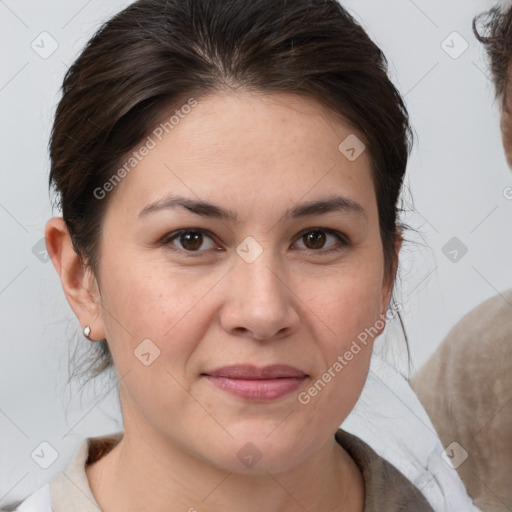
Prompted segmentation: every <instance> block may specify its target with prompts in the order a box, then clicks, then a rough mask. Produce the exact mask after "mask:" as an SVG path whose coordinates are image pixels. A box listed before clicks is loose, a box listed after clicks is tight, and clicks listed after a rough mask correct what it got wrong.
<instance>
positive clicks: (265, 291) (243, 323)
mask: <svg viewBox="0 0 512 512" xmlns="http://www.w3.org/2000/svg"><path fill="white" fill-rule="evenodd" d="M266 252H268V253H270V251H264V252H263V254H261V256H260V257H259V258H258V259H257V260H256V261H254V262H252V263H247V262H246V261H244V260H243V259H242V258H238V259H237V260H236V262H235V264H234V268H233V269H232V271H231V272H230V273H229V277H228V281H227V282H226V287H227V290H228V291H227V299H226V301H225V302H224V304H223V307H222V310H221V314H220V322H221V325H222V328H223V329H224V330H225V331H226V332H227V333H229V334H231V335H234V336H244V337H248V338H252V339H256V340H273V339H280V338H283V337H286V336H289V335H291V334H293V333H294V332H296V331H297V329H298V327H299V323H300V316H299V314H298V311H297V306H298V302H299V301H298V299H297V297H296V295H295V294H294V293H293V290H291V289H290V287H289V286H290V284H289V283H288V282H287V279H286V275H285V273H284V272H283V270H282V269H281V270H279V267H277V266H276V265H275V264H272V261H271V258H270V257H265V253H266ZM271 266H272V268H271Z"/></svg>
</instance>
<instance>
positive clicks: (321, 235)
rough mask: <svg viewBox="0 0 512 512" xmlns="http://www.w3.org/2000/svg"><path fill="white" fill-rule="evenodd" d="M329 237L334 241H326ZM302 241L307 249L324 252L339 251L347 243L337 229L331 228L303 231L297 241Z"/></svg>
mask: <svg viewBox="0 0 512 512" xmlns="http://www.w3.org/2000/svg"><path fill="white" fill-rule="evenodd" d="M329 239H331V240H333V242H334V243H330V244H329V245H327V247H326V244H327V243H328V241H329ZM299 242H302V243H303V244H304V246H305V247H304V248H305V249H306V250H308V251H312V252H317V253H319V254H326V253H329V252H333V251H340V250H342V249H344V248H345V247H346V246H348V245H349V242H348V240H347V239H346V238H345V237H344V235H342V234H341V233H338V232H337V231H333V230H331V229H323V228H315V229H308V230H307V231H303V232H302V234H301V236H300V238H299V239H298V241H297V243H299Z"/></svg>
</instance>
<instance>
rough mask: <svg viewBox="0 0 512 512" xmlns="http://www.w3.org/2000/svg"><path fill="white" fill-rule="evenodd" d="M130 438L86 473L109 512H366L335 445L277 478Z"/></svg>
mask: <svg viewBox="0 0 512 512" xmlns="http://www.w3.org/2000/svg"><path fill="white" fill-rule="evenodd" d="M136 434H137V433H135V435H134V433H133V432H131V431H130V430H127V429H126V428H125V431H124V436H123V439H122V440H121V441H120V442H119V444H118V445H116V446H115V447H114V448H113V449H112V450H111V451H110V452H109V453H108V454H107V455H105V456H104V457H103V458H102V459H100V460H99V461H97V462H96V463H94V464H92V465H90V466H88V467H87V469H86V473H87V477H88V479H89V483H90V486H91V490H92V493H93V495H94V496H95V498H96V501H97V502H98V504H99V506H100V507H101V510H103V512H114V511H116V510H124V511H126V512H132V511H133V512H135V511H139V510H152V511H153V512H178V511H179V512H183V511H189V512H195V511H197V512H203V511H208V512H220V511H222V512H235V511H240V510H244V512H260V511H261V510H265V511H268V512H292V511H293V512H296V511H302V512H303V511H304V510H332V511H336V510H344V511H346V512H352V511H354V512H356V511H357V512H361V511H362V510H363V508H364V483H363V479H362V475H361V472H360V470H359V468H358V467H357V466H356V464H355V463H354V461H353V460H352V458H351V457H350V456H349V455H348V453H347V452H346V451H345V450H344V449H343V448H342V447H341V446H340V445H339V444H338V443H337V442H336V441H335V439H334V438H333V439H332V440H330V441H329V442H328V443H326V444H325V445H324V446H322V448H321V450H319V451H318V452H316V453H314V454H313V455H312V456H310V457H309V458H308V459H307V460H305V461H304V462H303V463H301V464H300V465H298V466H296V467H294V468H292V469H291V470H289V471H286V472H283V473H277V474H270V473H268V472H267V473H264V474H260V475H247V474H240V473H233V472H230V471H226V470H223V469H221V468H218V467H216V466H214V465H212V464H210V463H208V462H206V461H204V460H199V459H197V458H196V457H193V456H191V455H190V454H189V453H187V452H186V451H184V450H181V449H180V447H178V446H169V443H168V441H167V442H164V441H163V440H155V439H152V440H151V442H147V439H148V437H147V436H137V435H136Z"/></svg>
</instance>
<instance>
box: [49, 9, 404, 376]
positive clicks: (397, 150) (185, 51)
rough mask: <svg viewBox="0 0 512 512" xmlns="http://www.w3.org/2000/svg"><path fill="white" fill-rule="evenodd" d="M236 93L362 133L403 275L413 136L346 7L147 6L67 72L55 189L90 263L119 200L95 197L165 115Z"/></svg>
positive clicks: (386, 246) (376, 55)
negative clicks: (297, 98)
mask: <svg viewBox="0 0 512 512" xmlns="http://www.w3.org/2000/svg"><path fill="white" fill-rule="evenodd" d="M226 88H229V89H238V88H240V89H245V90H253V91H259V92H264V93H273V92H290V93H297V94H301V95H304V96H309V97H311V98H314V99H316V100H317V101H318V102H319V103H321V104H322V105H323V106H325V107H327V108H328V109H329V110H330V111H331V112H332V113H333V114H338V115H340V116H342V117H343V118H344V119H346V120H348V121H349V122H350V123H351V124H352V125H353V126H354V127H355V128H356V129H357V130H358V131H359V132H360V134H362V136H363V137H364V138H365V144H366V145H367V150H368V152H369V155H370V158H371V162H372V171H373V178H374V186H375V191H376V196H377V204H378V211H379V222H380V233H381V239H382V244H383V252H384V264H385V270H386V275H392V273H393V270H394V269H396V264H397V259H396V258H395V248H394V244H395V241H396V237H397V236H399V235H398V234H397V228H398V212H399V208H398V200H399V195H400V191H401V186H402V182H403V177H404V173H405V169H406V165H407V160H408V157H409V153H410V149H411V145H412V139H413V135H412V131H411V128H410V126H409V120H408V114H407V110H406V108H405V105H404V103H403V100H402V98H401V96H400V94H399V93H398V91H397V89H396V88H395V87H394V85H393V84H392V83H391V81H390V80H389V78H388V76H387V61H386V58H385V56H384V55H383V53H382V52H381V50H380V49H379V48H378V47H377V46H376V45H375V44H374V43H373V41H372V40H371V39H370V38H369V36H368V35H367V34H366V32H365V31H364V30H363V28H362V27H361V26H360V25H359V24H358V23H357V22H356V21H355V20H354V19H353V18H352V16H350V15H349V14H348V12H347V11H346V10H345V9H343V8H342V7H341V6H340V5H339V3H338V2H337V1H336V0H293V1H291V2H287V1H286V0H251V1H246V0H139V1H137V2H135V3H133V4H131V5H130V6H128V7H127V8H126V9H124V10H123V11H122V12H120V13H119V14H117V15H116V16H114V17H113V18H111V19H110V20H108V21H107V22H106V23H105V24H104V25H103V26H101V27H100V29H99V30H98V31H97V32H96V34H95V35H94V36H93V37H92V39H91V40H90V41H89V42H88V44H87V45H86V47H85V48H84V50H83V51H82V53H81V54H80V55H79V57H78V58H77V60H76V61H75V62H74V64H73V65H72V66H71V67H70V68H69V70H68V71H67V73H66V76H65V78H64V82H63V86H62V93H63V95H62V99H61V100H60V102H59V105H58V108H57V111H56V116H55V122H54V125H53V130H52V134H51V141H50V158H51V172H50V186H53V187H54V189H55V191H56V192H57V194H58V197H59V202H58V206H60V208H61V209H62V215H63V218H64V221H65V223H66V225H67V227H68V230H69V233H70V236H71V239H72V242H73V247H74V248H75V251H76V252H77V254H78V255H79V256H80V258H81V260H82V262H83V263H84V264H86V265H89V266H90V268H91V269H92V271H93V272H94V274H95V275H96V276H97V275H98V274H97V263H98V258H99V257H100V247H99V241H100V236H99V235H100V230H101V222H102V218H103V214H104V212H105V208H106V205H107V204H108V199H109V198H108V197H106V198H104V199H98V198H97V197H96V195H95V194H94V191H95V190H97V188H98V187H102V185H104V184H105V183H106V182H107V181H108V180H109V179H110V178H111V177H112V175H113V173H114V171H115V170H116V169H118V168H119V166H120V165H122V162H123V159H124V158H125V155H126V154H127V153H128V152H129V151H130V150H133V148H134V147H136V146H137V145H138V144H139V143H140V142H141V141H142V140H143V139H144V138H145V137H146V136H147V135H148V134H149V133H150V132H151V130H152V129H153V128H154V126H155V125H156V123H157V121H158V120H159V119H160V118H161V116H162V114H163V113H165V112H166V111H168V110H170V109H174V108H177V107H179V106H180V105H181V104H182V103H184V102H185V101H186V99H187V98H190V97H193V98H195V99H196V100H200V99H201V97H204V96H205V95H207V94H211V93H215V92H216V91H221V90H223V89H226ZM340 142H341V141H340ZM94 345H97V344H96V343H95V344H94ZM96 363H97V364H96ZM94 365H96V366H95V367H94V368H93V369H92V376H93V377H94V376H96V375H98V374H99V373H101V372H102V371H103V370H104V369H106V368H108V367H111V366H112V359H111V356H110V352H109V349H108V345H107V343H106V341H105V340H102V341H100V343H99V351H98V352H97V354H96V359H95V360H94V361H93V366H94Z"/></svg>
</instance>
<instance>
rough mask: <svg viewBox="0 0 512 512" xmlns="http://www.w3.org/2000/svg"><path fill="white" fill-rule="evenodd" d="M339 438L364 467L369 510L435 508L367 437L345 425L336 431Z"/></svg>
mask: <svg viewBox="0 0 512 512" xmlns="http://www.w3.org/2000/svg"><path fill="white" fill-rule="evenodd" d="M336 440H337V441H338V443H339V444H340V445H341V446H343V448H344V449H345V450H346V451H347V452H348V453H349V454H350V456H351V457H352V458H353V459H354V461H355V463H356V464H357V465H358V467H359V469H360V470H361V473H362V475H363V480H364V484H365V508H364V510H365V512H377V511H383V510H393V511H396V512H400V511H406V510H415V511H417V512H431V511H433V509H432V507H431V506H430V504H429V503H428V501H427V499H426V498H425V496H423V494H422V493H421V492H420V491H419V489H418V488H417V487H416V486H415V485H414V484H413V483H412V482H410V481H409V480H408V479H407V478H406V477H405V476H404V475H403V474H402V473H400V471H398V469H396V468H395V467H394V466H393V465H392V464H391V463H390V462H388V461H387V460H386V459H384V458H382V457H381V456H380V455H378V454H377V453H376V452H375V451H374V450H373V449H372V448H371V447H370V446H369V445H368V444H366V443H365V442H364V441H362V440H361V439H359V438H358V437H356V436H354V435H352V434H349V433H348V432H345V431H344V430H342V429H338V431H337V432H336Z"/></svg>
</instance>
